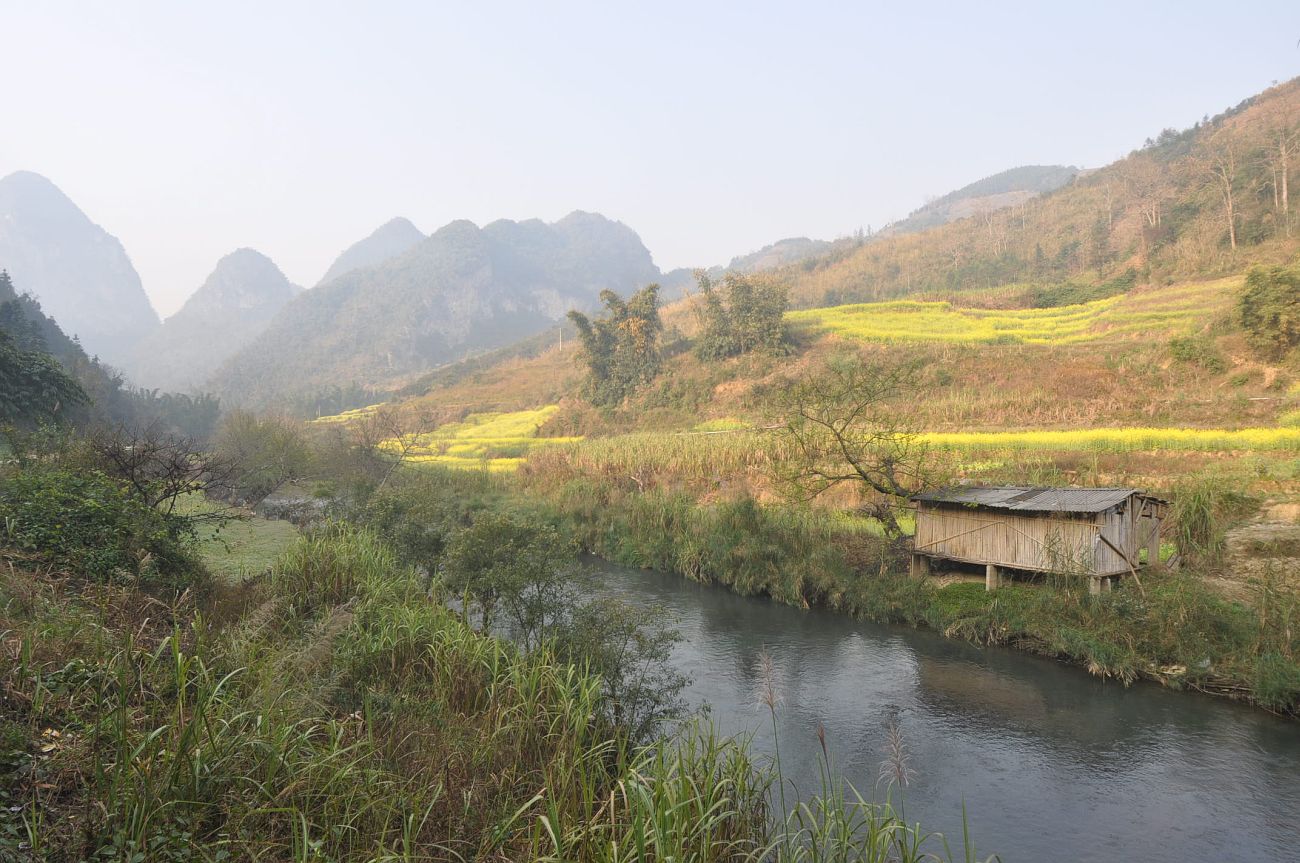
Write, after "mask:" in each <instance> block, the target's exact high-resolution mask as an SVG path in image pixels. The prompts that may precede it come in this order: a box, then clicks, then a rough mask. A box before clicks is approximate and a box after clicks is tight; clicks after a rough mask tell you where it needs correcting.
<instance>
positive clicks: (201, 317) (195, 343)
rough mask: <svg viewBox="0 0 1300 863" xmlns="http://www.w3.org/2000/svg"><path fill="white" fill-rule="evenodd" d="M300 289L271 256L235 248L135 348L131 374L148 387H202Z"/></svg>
mask: <svg viewBox="0 0 1300 863" xmlns="http://www.w3.org/2000/svg"><path fill="white" fill-rule="evenodd" d="M299 290H300V288H298V287H297V286H295V285H293V284H290V282H289V280H288V279H287V278H285V276H284V273H282V272H280V268H279V267H277V266H276V265H275V263H274V262H273V261H272V260H271V259H270V258H268V257H267V256H266V255H263V254H262V253H261V252H258V251H254V250H253V249H236V250H235V251H233V252H231V253H230V254H229V255H226V256H225V257H224V258H222V259H221V260H220V261H218V262H217V266H216V268H215V269H214V270H213V271H212V274H211V275H210V276H208V278H207V280H206V281H205V282H204V283H203V284H202V285H201V286H200V287H199V289H198V290H197V291H195V292H194V293H193V294H192V295H191V296H190V298H189V299H188V300H186V301H185V305H183V306H182V307H181V309H180V311H178V312H176V314H174V315H172V316H171V317H169V318H168V319H167V320H165V321H164V322H163V324H162V326H161V327H158V328H157V329H155V330H153V331H152V332H150V333H149V334H148V335H147V336H145V337H144V338H143V339H141V340H140V341H139V342H138V343H137V344H136V346H135V348H134V349H133V350H132V352H131V357H130V359H129V361H128V362H127V371H128V372H129V373H130V375H131V377H132V378H133V379H134V380H135V382H136V383H138V384H140V385H141V386H145V387H150V388H158V389H161V390H164V391H170V392H188V391H191V390H194V389H197V388H200V387H201V386H202V384H204V383H205V382H206V381H207V380H208V378H210V377H211V376H212V373H213V372H215V371H216V370H217V367H218V366H220V365H221V363H222V362H224V361H225V360H226V359H227V358H229V357H230V356H232V355H233V354H234V353H235V352H237V351H238V350H239V349H240V348H241V347H243V346H244V345H246V344H247V343H248V342H250V341H252V340H253V339H254V338H256V337H257V335H258V334H259V333H261V332H262V331H263V330H264V329H266V326H267V325H268V324H269V323H270V322H271V319H272V318H273V317H275V314H276V312H278V311H280V309H282V308H283V307H284V306H285V304H286V303H288V302H289V300H291V299H293V296H294V294H296V293H298V291H299Z"/></svg>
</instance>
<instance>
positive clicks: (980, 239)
mask: <svg viewBox="0 0 1300 863" xmlns="http://www.w3.org/2000/svg"><path fill="white" fill-rule="evenodd" d="M1297 117H1300V80H1293V81H1290V82H1287V83H1286V84H1282V85H1280V86H1277V87H1274V88H1272V89H1270V90H1267V91H1265V92H1263V93H1261V94H1259V95H1258V96H1255V97H1252V98H1250V99H1247V100H1246V101H1244V102H1242V103H1241V104H1240V105H1238V106H1237V107H1235V108H1232V109H1231V110H1228V111H1225V112H1224V113H1222V114H1220V115H1218V116H1216V117H1214V118H1212V119H1209V120H1206V121H1204V122H1202V123H1199V124H1197V125H1196V126H1194V127H1193V128H1190V129H1187V130H1184V131H1181V132H1178V131H1174V130H1166V131H1164V132H1162V133H1160V134H1159V135H1158V136H1157V137H1156V138H1154V139H1152V140H1149V141H1148V142H1147V143H1146V145H1145V146H1143V147H1142V148H1140V149H1138V150H1136V151H1134V152H1133V153H1132V154H1131V155H1129V156H1128V157H1127V158H1125V159H1121V160H1120V161H1118V162H1116V163H1114V164H1112V165H1109V166H1107V167H1105V168H1102V169H1100V170H1097V171H1094V172H1092V173H1089V174H1087V175H1086V176H1081V177H1079V178H1078V179H1077V180H1075V181H1074V182H1072V183H1070V184H1069V185H1068V186H1065V187H1063V188H1061V189H1059V190H1057V191H1055V192H1053V193H1050V194H1047V195H1043V196H1041V197H1034V198H1030V199H1028V200H1025V201H1022V202H1019V203H1016V204H1015V205H1013V206H1011V207H1008V208H1005V209H1001V210H998V211H996V212H988V213H981V214H978V215H974V216H972V217H970V218H966V219H963V220H960V221H957V222H953V223H951V224H947V225H942V226H939V227H935V228H932V229H930V230H927V231H924V232H922V233H917V234H905V235H896V236H880V237H877V238H876V239H874V240H871V241H868V242H866V243H863V244H860V245H858V246H857V247H854V248H839V249H836V250H834V251H832V252H831V253H830V254H828V255H825V256H822V257H820V258H818V259H816V261H815V263H814V262H813V261H804V262H803V263H802V264H800V265H797V266H793V267H788V268H786V269H785V270H784V272H783V275H784V276H785V277H786V278H788V280H789V281H790V283H791V285H792V298H793V300H794V301H795V303H796V304H798V305H802V306H821V305H834V304H837V303H842V302H851V301H865V300H879V299H888V298H892V297H899V296H904V295H907V294H914V293H920V292H934V293H940V294H947V293H951V292H954V291H966V290H971V289H975V288H990V287H994V286H998V285H1005V284H1010V283H1017V282H1060V281H1066V280H1075V281H1080V282H1091V283H1095V282H1101V281H1105V280H1107V279H1112V278H1115V277H1117V276H1121V275H1123V274H1125V273H1126V272H1127V271H1129V270H1133V271H1134V272H1135V274H1136V277H1137V280H1138V281H1139V282H1153V283H1160V284H1167V283H1170V282H1172V281H1177V280H1183V279H1189V278H1202V277H1211V276H1219V275H1227V274H1230V273H1233V272H1239V271H1240V270H1241V269H1242V268H1243V267H1244V266H1245V265H1246V264H1248V263H1281V262H1284V261H1286V260H1288V259H1289V258H1290V256H1292V255H1294V253H1295V251H1296V249H1297V248H1298V247H1300V225H1297V218H1296V213H1295V207H1294V204H1293V202H1292V201H1291V200H1290V189H1289V185H1288V172H1293V171H1294V167H1295V161H1296V150H1297V148H1298V147H1300V128H1298V125H1297V119H1296V118H1297Z"/></svg>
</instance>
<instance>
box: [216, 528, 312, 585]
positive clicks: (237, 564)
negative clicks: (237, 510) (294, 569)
mask: <svg viewBox="0 0 1300 863" xmlns="http://www.w3.org/2000/svg"><path fill="white" fill-rule="evenodd" d="M297 538H298V529H297V528H296V527H294V526H293V525H292V524H290V523H289V522H287V521H279V520H274V519H267V518H262V517H261V516H259V515H253V514H249V515H248V517H247V518H246V519H244V520H242V521H232V522H230V523H228V524H226V525H224V526H223V527H222V528H221V530H220V531H219V532H217V533H216V534H215V535H208V536H206V537H204V538H203V541H202V544H201V546H200V549H199V553H200V554H201V555H202V557H203V562H204V564H206V565H207V567H208V569H209V570H210V571H211V572H212V574H213V575H216V576H218V577H220V578H224V579H229V580H232V581H238V580H240V579H243V578H246V577H248V576H250V575H257V574H259V573H263V572H266V571H267V570H268V569H270V567H271V564H272V563H273V562H274V561H275V559H276V558H277V557H279V556H280V555H281V554H282V553H283V552H284V550H285V549H287V548H288V547H289V546H290V545H292V544H293V542H294V541H295V540H296V539H297Z"/></svg>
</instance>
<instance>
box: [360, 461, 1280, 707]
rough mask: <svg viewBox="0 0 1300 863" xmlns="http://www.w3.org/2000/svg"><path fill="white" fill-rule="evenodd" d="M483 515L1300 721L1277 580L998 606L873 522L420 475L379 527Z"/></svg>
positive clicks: (737, 503) (591, 547)
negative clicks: (896, 543)
mask: <svg viewBox="0 0 1300 863" xmlns="http://www.w3.org/2000/svg"><path fill="white" fill-rule="evenodd" d="M484 509H510V510H516V511H521V512H524V513H526V514H527V515H528V516H529V517H531V518H535V519H539V520H543V521H547V522H550V523H553V524H555V525H557V526H560V527H561V528H562V529H563V530H564V531H565V532H566V533H567V534H568V535H569V536H571V537H572V538H573V540H574V542H575V543H576V544H577V545H578V547H579V548H581V549H582V550H583V551H586V552H588V553H591V554H594V555H596V556H599V557H602V558H604V559H607V560H609V561H611V562H614V563H617V564H620V565H623V566H629V567H636V568H642V569H653V570H659V571H663V572H672V573H676V574H678V575H680V576H684V577H686V578H690V579H693V580H695V581H699V582H702V583H708V584H718V585H722V586H725V587H727V588H729V589H731V590H734V591H736V592H737V593H740V594H741V595H745V596H767V597H770V598H772V599H774V600H776V601H778V602H782V603H786V604H789V605H794V606H798V607H802V608H810V607H822V608H827V609H830V610H833V611H837V612H841V613H844V614H848V615H852V616H854V617H858V618H861V619H866V620H871V621H875V622H880V623H900V624H906V625H910V626H921V627H926V628H929V629H932V630H935V631H936V632H939V633H942V634H944V635H946V636H948V637H952V638H961V639H964V640H968V641H972V642H975V643H977V644H998V645H1007V646H1011V647H1016V648H1019V649H1023V650H1029V651H1033V652H1035V653H1038V654H1041V655H1044V656H1049V657H1052V658H1054V659H1057V660H1060V661H1063V662H1067V663H1070V664H1073V665H1076V666H1079V667H1081V668H1084V669H1086V670H1087V671H1088V672H1089V673H1091V674H1094V675H1097V676H1101V677H1108V678H1113V679H1116V680H1119V681H1122V682H1124V683H1131V682H1133V681H1136V680H1150V681H1154V682H1156V683H1159V684H1161V685H1162V686H1166V687H1170V688H1173V689H1180V690H1190V691H1197V692H1203V693H1208V694H1212V695H1216V696H1222V697H1228V698H1233V699H1237V700H1241V701H1245V702H1248V703H1250V704H1252V705H1255V706H1257V707H1260V708H1263V709H1266V710H1270V711H1273V712H1277V713H1281V714H1285V715H1290V716H1295V715H1296V714H1297V710H1298V709H1300V662H1298V661H1297V658H1298V657H1300V599H1298V598H1297V597H1296V595H1295V594H1294V592H1292V591H1290V590H1288V589H1285V587H1284V585H1282V584H1281V574H1280V573H1273V574H1272V575H1270V574H1269V573H1267V572H1264V573H1262V574H1261V577H1259V578H1257V579H1255V580H1254V582H1253V583H1252V585H1251V587H1250V590H1249V594H1250V596H1249V598H1248V600H1243V601H1232V600H1229V599H1226V598H1224V597H1223V596H1222V595H1220V594H1219V593H1217V592H1215V591H1214V590H1213V589H1211V587H1210V586H1209V585H1208V584H1207V583H1206V580H1205V579H1204V577H1203V576H1202V575H1201V574H1200V573H1198V572H1196V571H1195V570H1193V569H1190V568H1184V569H1183V570H1181V571H1178V572H1160V571H1155V572H1151V573H1149V574H1146V575H1144V576H1143V579H1142V586H1141V587H1140V588H1139V587H1138V586H1137V584H1136V583H1133V584H1128V583H1126V584H1124V585H1123V586H1122V587H1121V589H1119V590H1117V591H1115V592H1113V593H1111V594H1109V595H1105V596H1102V597H1100V598H1095V597H1091V596H1089V595H1088V591H1087V588H1086V585H1085V584H1084V583H1082V582H1075V581H1072V580H1070V579H1068V578H1049V579H1044V580H1040V581H1037V582H1034V583H1015V584H1011V585H1010V586H1008V587H1006V588H1004V589H1003V590H1000V591H997V592H995V593H987V592H986V591H985V590H984V589H983V587H982V586H981V585H977V584H971V583H963V582H949V583H939V582H936V581H934V580H918V579H913V578H909V577H907V576H906V575H904V574H903V573H904V572H905V563H904V561H903V559H902V557H901V556H900V554H899V552H898V551H897V550H896V549H895V548H893V547H891V545H890V544H889V543H888V542H886V541H885V540H884V539H883V538H882V537H881V536H880V535H879V533H878V532H877V531H873V530H872V529H870V526H869V525H866V524H864V523H863V522H862V521H860V520H853V519H846V518H838V517H835V516H834V515H833V514H828V513H826V512H824V511H814V510H810V509H808V508H806V507H794V506H780V505H763V504H759V503H758V502H757V501H755V500H754V499H752V498H750V497H748V496H746V495H743V494H741V495H737V496H734V497H725V496H715V498H714V499H713V500H708V499H701V498H699V497H696V496H695V495H693V494H689V493H687V492H684V491H679V492H673V491H663V490H658V489H651V490H647V491H644V492H643V491H641V490H640V489H639V488H638V487H637V486H636V485H635V484H634V483H620V482H617V481H615V480H613V479H611V478H608V477H602V478H593V477H589V476H577V475H575V476H568V477H560V478H557V477H556V476H555V475H554V474H542V475H539V476H532V477H530V476H528V475H523V476H521V477H516V478H502V477H491V476H487V475H485V474H481V473H477V474H475V473H463V472H462V473H457V472H454V471H442V470H438V469H433V468H421V469H419V470H413V471H409V472H407V473H406V475H405V477H404V480H403V482H402V483H400V484H399V485H397V486H394V487H393V488H391V489H389V490H387V491H386V492H385V493H383V494H381V495H380V496H379V498H378V499H377V500H376V501H374V502H372V506H371V512H372V515H371V516H370V518H372V519H374V520H375V521H376V523H380V524H383V525H385V529H387V530H390V531H392V533H393V535H394V536H397V535H399V534H400V533H401V532H402V531H403V530H405V529H406V528H403V527H401V525H403V524H408V523H409V522H411V521H412V520H418V521H421V523H423V524H425V525H434V526H435V527H433V528H431V529H432V530H434V531H437V530H439V529H441V528H438V527H436V525H439V524H447V523H455V522H456V521H457V520H463V519H466V518H469V517H472V516H471V514H472V513H473V512H474V511H478V510H484ZM420 535H421V536H422V537H425V538H426V539H427V533H425V532H423V531H422V532H421V534H420ZM1274 576H1276V577H1274Z"/></svg>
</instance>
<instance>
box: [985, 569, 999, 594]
mask: <svg viewBox="0 0 1300 863" xmlns="http://www.w3.org/2000/svg"><path fill="white" fill-rule="evenodd" d="M1001 586H1002V571H1001V570H999V569H998V565H997V564H996V563H990V564H986V565H985V567H984V589H985V590H997V589H998V588H999V587H1001Z"/></svg>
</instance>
